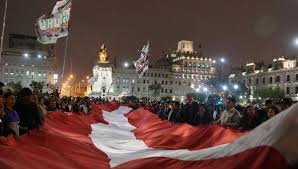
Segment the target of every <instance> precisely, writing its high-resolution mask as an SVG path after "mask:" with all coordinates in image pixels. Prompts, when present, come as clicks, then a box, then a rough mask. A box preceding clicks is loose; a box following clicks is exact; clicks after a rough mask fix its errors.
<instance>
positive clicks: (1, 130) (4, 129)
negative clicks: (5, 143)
mask: <svg viewBox="0 0 298 169" xmlns="http://www.w3.org/2000/svg"><path fill="white" fill-rule="evenodd" d="M4 116H5V111H4V94H3V91H2V90H1V89H0V137H3V136H7V135H8V124H7V123H6V122H5V121H3V120H4V119H3V118H4Z"/></svg>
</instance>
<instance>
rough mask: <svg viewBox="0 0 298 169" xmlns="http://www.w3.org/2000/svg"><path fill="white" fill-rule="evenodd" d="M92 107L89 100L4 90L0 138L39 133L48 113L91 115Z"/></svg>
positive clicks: (0, 92)
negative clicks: (32, 132)
mask: <svg viewBox="0 0 298 169" xmlns="http://www.w3.org/2000/svg"><path fill="white" fill-rule="evenodd" d="M96 101H98V102H99V101H100V102H104V101H103V100H96ZM92 104H93V102H92V101H91V100H90V99H89V98H88V97H85V98H79V97H78V98H71V97H62V98H60V97H59V93H57V92H56V93H52V94H42V95H38V94H35V93H33V91H32V90H31V89H29V88H23V89H22V90H21V91H20V92H19V93H17V94H16V93H14V92H12V90H2V89H1V88H0V138H3V137H7V136H9V135H13V136H15V137H19V136H20V135H23V134H25V133H29V132H30V131H31V130H33V129H39V128H40V127H41V126H42V124H43V122H44V120H45V118H46V116H47V115H48V113H50V112H53V111H56V110H61V111H63V112H72V113H77V114H82V115H87V114H89V112H90V111H91V109H92ZM0 140H1V139H0Z"/></svg>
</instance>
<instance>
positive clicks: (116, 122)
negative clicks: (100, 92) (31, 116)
mask: <svg viewBox="0 0 298 169" xmlns="http://www.w3.org/2000/svg"><path fill="white" fill-rule="evenodd" d="M297 111H298V105H294V106H293V107H291V108H289V109H288V110H286V111H285V112H282V113H280V114H278V115H277V116H276V117H275V118H273V119H272V120H269V121H267V122H265V123H264V124H262V125H261V126H259V127H257V128H256V129H255V130H252V131H250V132H241V131H237V130H233V129H226V128H223V127H220V126H198V127H194V126H190V125H187V124H175V125H173V124H171V123H169V122H167V121H161V120H160V119H158V117H157V116H156V115H155V114H153V113H152V112H149V111H147V110H144V109H138V110H131V109H130V108H128V107H125V106H120V107H119V106H117V105H111V104H107V105H94V108H93V114H92V115H90V116H79V115H76V114H71V113H62V112H53V113H52V114H50V115H49V117H48V119H47V120H46V123H45V125H44V127H43V128H42V129H41V130H39V131H35V132H33V133H31V134H30V135H26V136H22V137H21V138H20V139H17V140H16V141H15V143H14V144H13V145H10V146H7V145H1V144H0V168H1V169H2V168H4V169H6V168H7V169H10V168H22V169H29V168H30V169H35V168H36V169H39V168H43V169H50V168H55V169H77V168H84V169H85V168H87V169H88V168H89V169H92V168H93V169H94V168H103V169H109V168H115V169H129V168H130V169H137V168H142V169H144V168H169V169H172V168H178V169H182V168H190V169H197V168H200V169H211V168H217V169H263V168H275V169H287V168H290V165H292V164H294V163H296V162H298V147H297V146H296V144H297V142H298V134H297V132H296V131H295V130H293V129H295V128H297V127H298V123H297V121H298V115H297V113H296V112H297Z"/></svg>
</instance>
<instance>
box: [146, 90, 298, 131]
mask: <svg viewBox="0 0 298 169" xmlns="http://www.w3.org/2000/svg"><path fill="white" fill-rule="evenodd" d="M291 105H292V100H291V99H290V98H284V99H282V100H281V101H280V102H278V103H274V102H273V101H272V100H266V101H265V105H264V106H260V105H252V104H250V105H248V106H246V107H243V106H240V105H237V102H236V100H235V98H233V97H228V98H227V99H226V102H225V106H224V109H223V108H222V107H217V106H214V105H206V104H200V103H198V102H196V101H194V100H193V98H192V97H191V96H188V97H187V100H186V103H185V104H183V103H180V102H152V103H150V105H149V106H146V107H147V108H148V109H150V110H151V111H152V112H155V113H156V114H157V115H158V116H159V118H160V119H162V120H169V121H170V122H172V123H188V124H191V125H194V126H196V125H207V124H218V125H221V126H224V127H230V128H236V129H244V130H251V129H254V128H255V127H257V126H258V125H260V124H261V123H263V122H265V121H266V120H268V119H270V118H272V117H274V116H275V115H276V114H278V113H280V112H282V111H283V110H285V109H287V108H289V107H290V106H291Z"/></svg>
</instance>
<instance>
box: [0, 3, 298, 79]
mask: <svg viewBox="0 0 298 169" xmlns="http://www.w3.org/2000/svg"><path fill="white" fill-rule="evenodd" d="M55 2H56V1H54V0H9V7H8V8H9V9H8V17H7V27H6V34H8V33H20V34H29V35H34V23H35V21H36V19H37V18H38V17H39V16H41V15H42V14H44V13H46V12H49V11H51V10H52V8H53V6H54V4H55ZM0 3H1V4H0V5H1V12H0V13H1V19H0V20H1V22H2V16H3V9H4V0H0ZM1 27H2V26H1ZM296 36H298V1H297V0H247V1H243V0H225V1H223V0H185V1H182V0H150V1H145V0H73V6H72V14H71V35H70V48H69V53H68V54H69V56H71V57H72V58H73V71H74V73H75V74H78V75H80V76H83V75H84V76H85V75H87V73H89V72H91V68H92V67H93V65H94V64H95V63H96V59H97V53H98V50H99V47H100V44H101V43H103V42H105V43H106V45H107V48H108V52H109V56H110V59H111V60H114V59H113V58H114V57H115V56H117V58H118V63H119V64H120V63H123V61H124V60H130V61H131V60H134V59H136V58H137V56H138V53H137V51H138V50H139V49H140V48H141V46H142V44H143V43H145V42H146V41H147V40H150V42H151V58H152V60H156V58H160V57H161V56H162V53H164V52H165V51H167V50H169V49H176V48H177V42H178V41H179V40H182V39H184V40H193V41H194V42H195V45H196V47H198V44H199V43H201V44H202V47H203V48H202V52H203V53H204V55H206V56H209V57H213V58H215V57H220V56H225V57H227V59H228V60H229V62H230V63H231V64H232V65H237V64H245V63H246V60H249V61H252V60H256V61H257V60H262V59H264V60H265V61H266V62H267V63H268V62H270V61H271V60H272V58H273V57H274V56H282V55H285V56H294V55H297V54H298V48H295V47H294V45H293V38H294V37H296ZM64 43H65V40H64V39H63V40H60V41H59V42H58V43H57V48H58V50H57V56H58V58H59V60H60V61H61V62H62V56H63V47H64ZM68 63H69V62H68ZM60 65H61V64H60ZM67 69H68V70H69V67H68V68H67Z"/></svg>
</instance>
